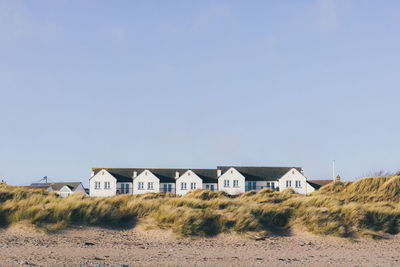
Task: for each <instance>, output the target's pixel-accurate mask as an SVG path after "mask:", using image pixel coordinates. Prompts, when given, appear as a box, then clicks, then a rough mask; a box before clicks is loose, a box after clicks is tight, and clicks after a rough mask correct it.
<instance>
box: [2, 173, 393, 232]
mask: <svg viewBox="0 0 400 267" xmlns="http://www.w3.org/2000/svg"><path fill="white" fill-rule="evenodd" d="M144 218H149V219H151V220H152V221H154V223H155V224H156V226H157V227H159V228H161V229H172V231H173V232H174V233H176V234H178V235H181V236H213V235H217V234H219V233H223V232H238V233H246V232H258V233H261V234H268V233H270V234H282V233H285V234H286V233H290V230H291V229H292V228H293V227H297V226H299V227H301V228H303V229H307V230H308V231H310V232H312V233H315V234H318V235H333V236H339V237H355V236H368V237H371V238H379V237H382V235H383V234H398V233H399V232H400V176H393V177H378V178H363V179H360V180H358V181H356V182H354V183H349V182H345V183H341V182H335V183H331V184H329V185H326V186H324V187H322V188H321V189H320V190H318V191H316V192H314V193H312V194H310V195H307V196H305V195H299V194H295V193H294V192H293V191H292V190H285V191H283V192H273V191H270V190H268V189H264V190H261V191H257V192H256V191H250V192H246V193H244V194H242V195H240V196H229V195H227V194H226V193H223V192H217V193H213V192H211V191H209V190H195V191H192V192H189V193H188V194H186V195H185V196H177V195H175V194H165V193H156V194H143V195H119V196H115V197H107V198H100V197H85V196H83V195H80V194H75V195H71V196H69V197H67V198H61V197H59V196H57V195H56V194H54V193H48V192H47V191H40V190H29V189H24V188H21V187H14V186H7V185H4V184H0V226H1V227H8V226H9V225H12V224H14V223H17V222H20V221H28V222H30V223H31V224H33V225H35V226H38V227H41V228H44V229H55V228H56V229H57V228H63V227H67V226H69V225H97V226H106V227H134V226H135V224H136V222H137V221H138V220H140V219H144Z"/></svg>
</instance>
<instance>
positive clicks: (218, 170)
mask: <svg viewBox="0 0 400 267" xmlns="http://www.w3.org/2000/svg"><path fill="white" fill-rule="evenodd" d="M220 176H221V169H217V177H220Z"/></svg>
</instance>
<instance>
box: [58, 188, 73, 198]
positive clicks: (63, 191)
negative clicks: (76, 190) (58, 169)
mask: <svg viewBox="0 0 400 267" xmlns="http://www.w3.org/2000/svg"><path fill="white" fill-rule="evenodd" d="M57 194H58V195H60V196H61V197H67V196H69V195H70V194H73V192H72V191H71V189H69V187H68V186H66V185H64V186H63V187H62V188H61V189H60V191H58V192H57Z"/></svg>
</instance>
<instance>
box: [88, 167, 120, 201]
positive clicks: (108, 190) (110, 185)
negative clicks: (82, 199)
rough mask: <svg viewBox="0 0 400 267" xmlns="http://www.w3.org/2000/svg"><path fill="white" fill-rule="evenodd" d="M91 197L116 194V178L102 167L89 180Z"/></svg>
mask: <svg viewBox="0 0 400 267" xmlns="http://www.w3.org/2000/svg"><path fill="white" fill-rule="evenodd" d="M89 194H90V196H91V197H109V196H115V195H116V194H117V179H115V178H114V177H113V176H112V175H111V174H110V173H109V172H108V171H107V170H105V169H102V170H101V171H99V172H98V173H97V174H96V175H94V176H92V178H90V180H89Z"/></svg>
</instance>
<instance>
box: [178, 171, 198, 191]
mask: <svg viewBox="0 0 400 267" xmlns="http://www.w3.org/2000/svg"><path fill="white" fill-rule="evenodd" d="M202 188H203V180H202V179H201V178H200V177H199V176H197V174H195V173H194V172H193V171H191V170H188V171H186V172H184V173H183V174H182V175H181V176H179V178H178V179H176V194H177V195H185V194H186V193H187V192H189V191H192V190H196V189H202Z"/></svg>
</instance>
